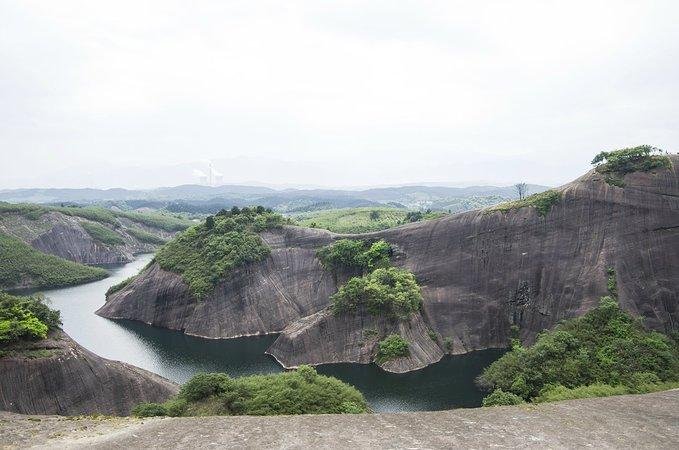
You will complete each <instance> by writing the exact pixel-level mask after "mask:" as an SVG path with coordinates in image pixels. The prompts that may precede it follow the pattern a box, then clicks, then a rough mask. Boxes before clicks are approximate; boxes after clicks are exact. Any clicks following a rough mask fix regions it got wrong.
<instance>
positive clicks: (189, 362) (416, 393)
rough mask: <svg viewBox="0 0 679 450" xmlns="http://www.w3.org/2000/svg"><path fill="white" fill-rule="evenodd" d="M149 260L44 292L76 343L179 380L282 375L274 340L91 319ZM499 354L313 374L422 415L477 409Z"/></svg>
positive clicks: (389, 408)
mask: <svg viewBox="0 0 679 450" xmlns="http://www.w3.org/2000/svg"><path fill="white" fill-rule="evenodd" d="M151 258H152V255H139V256H138V258H137V259H136V260H135V261H133V262H131V263H129V264H125V265H122V266H116V267H109V268H108V270H109V271H110V273H111V276H110V277H109V278H106V279H104V280H100V281H96V282H93V283H88V284H84V285H80V286H75V287H70V288H63V289H50V290H45V291H43V292H44V294H45V296H46V297H47V298H48V299H49V300H50V302H51V305H52V307H54V308H56V309H59V310H60V311H61V318H62V321H63V329H64V331H66V332H67V333H68V334H69V335H70V336H71V337H72V338H73V339H75V340H76V341H77V342H78V343H79V344H80V345H82V346H83V347H85V348H87V349H88V350H91V351H93V352H94V353H96V354H98V355H100V356H103V357H105V358H110V359H115V360H119V361H124V362H127V363H130V364H134V365H135V366H138V367H141V368H144V369H147V370H150V371H151V372H155V373H157V374H159V375H161V376H163V377H166V378H168V379H170V380H172V381H176V382H178V383H182V382H184V381H186V380H187V379H189V378H190V377H191V376H192V375H193V374H195V373H197V372H226V373H228V374H229V375H231V376H240V375H251V374H256V373H273V372H281V371H282V370H283V369H282V368H281V367H280V366H279V365H278V364H277V363H276V361H275V360H274V359H273V358H272V357H271V356H269V355H265V354H264V351H265V350H266V349H267V348H268V347H269V346H270V345H271V343H272V342H273V341H274V340H275V339H276V336H275V335H270V336H261V337H245V338H237V339H221V340H216V339H203V338H197V337H193V336H186V335H185V334H183V333H181V332H178V331H171V330H166V329H162V328H156V327H152V326H149V325H146V324H144V323H140V322H133V321H120V320H115V321H114V320H110V319H104V318H102V317H99V316H97V315H95V314H94V311H96V310H97V309H98V308H99V307H100V306H101V305H102V304H103V303H104V300H105V295H104V294H105V292H106V290H107V289H108V288H109V287H110V286H112V285H114V284H116V283H118V282H120V281H122V280H124V279H125V278H127V277H129V276H132V275H135V274H136V273H138V271H139V270H141V269H142V268H143V267H144V266H145V265H146V264H147V263H148V262H149V261H150V260H151ZM503 353H504V350H484V351H478V352H472V353H469V354H466V355H461V356H446V357H444V358H443V359H442V360H441V361H440V362H438V363H436V364H433V365H431V366H429V367H427V368H425V369H422V370H418V371H415V372H409V373H405V374H393V373H388V372H384V371H383V370H381V369H380V368H379V367H377V366H376V365H374V364H367V365H365V364H327V365H323V366H318V367H317V370H318V372H319V373H322V374H325V375H332V376H334V377H337V378H339V379H341V380H343V381H346V382H348V383H350V384H352V385H353V386H355V387H356V388H358V389H359V390H360V391H361V392H363V394H364V395H365V397H366V399H367V400H368V402H369V403H370V405H371V407H372V408H373V410H375V411H381V412H397V411H422V410H425V411H426V410H439V409H452V408H459V407H475V406H480V404H481V398H482V397H483V393H482V392H480V391H479V390H478V389H477V388H476V386H475V385H474V378H475V377H476V376H477V375H478V374H479V373H481V371H482V370H483V368H484V367H486V366H487V365H489V364H490V363H492V362H493V361H495V360H496V359H497V358H499V357H500V356H501V355H502V354H503Z"/></svg>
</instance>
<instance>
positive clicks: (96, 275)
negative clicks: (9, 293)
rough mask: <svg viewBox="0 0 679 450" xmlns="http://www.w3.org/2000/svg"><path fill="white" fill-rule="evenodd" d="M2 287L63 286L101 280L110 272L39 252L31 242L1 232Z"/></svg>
mask: <svg viewBox="0 0 679 450" xmlns="http://www.w3.org/2000/svg"><path fill="white" fill-rule="evenodd" d="M0 259H2V264H0V288H13V287H21V286H26V285H28V284H30V285H31V286H34V287H60V286H71V285H75V284H81V283H86V282H89V281H94V280H100V279H102V278H106V277H107V276H108V272H106V271H105V270H104V269H100V268H97V267H88V266H85V265H82V264H78V263H74V262H72V261H67V260H65V259H62V258H59V257H57V256H53V255H47V254H45V253H42V252H39V251H38V250H36V249H34V248H33V247H31V246H30V245H28V244H25V243H24V242H22V241H20V240H19V239H16V238H14V237H11V236H7V235H4V234H1V233H0Z"/></svg>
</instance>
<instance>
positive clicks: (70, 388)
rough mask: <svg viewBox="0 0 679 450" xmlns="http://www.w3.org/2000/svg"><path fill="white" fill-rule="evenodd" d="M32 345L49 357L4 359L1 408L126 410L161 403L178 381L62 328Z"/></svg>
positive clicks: (174, 390)
mask: <svg viewBox="0 0 679 450" xmlns="http://www.w3.org/2000/svg"><path fill="white" fill-rule="evenodd" d="M30 350H32V351H36V350H40V351H43V352H49V356H43V357H37V358H26V357H24V356H5V357H2V358H0V373H2V376H1V377H0V410H5V411H12V412H17V413H22V414H60V415H78V414H107V415H128V414H129V413H130V411H131V409H132V408H133V407H134V406H135V405H136V404H138V403H141V402H162V401H165V400H167V399H168V398H170V397H171V396H172V395H174V394H176V393H177V391H178V386H177V385H176V384H174V383H171V382H170V381H168V380H166V379H164V378H162V377H160V376H158V375H155V374H153V373H151V372H147V371H146V370H143V369H139V368H138V367H134V366H132V365H129V364H125V363H121V362H118V361H111V360H108V359H104V358H101V357H99V356H97V355H95V354H94V353H92V352H90V351H88V350H86V349H84V348H82V347H81V346H79V345H78V344H77V343H76V342H74V341H73V340H72V339H71V338H70V337H69V336H68V335H66V334H65V333H63V332H62V331H57V332H55V333H52V334H51V335H50V337H49V338H48V339H46V340H44V341H41V342H38V343H35V344H33V346H32V347H30Z"/></svg>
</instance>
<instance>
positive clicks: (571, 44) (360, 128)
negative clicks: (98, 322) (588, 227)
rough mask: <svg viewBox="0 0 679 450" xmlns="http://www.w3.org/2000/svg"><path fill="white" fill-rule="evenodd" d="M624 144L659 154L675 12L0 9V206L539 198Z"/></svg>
mask: <svg viewBox="0 0 679 450" xmlns="http://www.w3.org/2000/svg"><path fill="white" fill-rule="evenodd" d="M642 143H648V144H652V145H656V146H659V147H662V148H664V149H666V150H668V151H671V152H676V151H677V150H679V145H678V144H679V2H677V1H637V2H625V1H608V2H598V1H592V0H589V1H584V2H580V1H561V2H550V1H545V0H540V1H534V2H533V1H531V2H523V1H499V2H489V1H483V2H473V1H469V0H466V1H460V2H455V1H440V2H435V1H423V0H419V1H412V2H411V1H398V0H389V1H384V2H382V1H379V2H378V1H373V2H370V1H355V2H352V1H348V2H327V1H301V2H296V1H286V2H281V1H271V2H269V1H266V2H264V1H256V0H248V1H242V2H241V1H219V2H218V1H212V2H207V1H191V2H188V1H170V0H162V1H142V0H134V1H129V2H128V1H120V0H116V1H92V0H89V1H88V0H85V1H66V0H59V1H54V0H43V1H29V0H16V1H7V0H0V188H14V187H34V186H41V187H56V186H59V187H81V186H90V187H110V186H124V187H151V186H157V185H159V184H163V185H167V184H181V183H186V182H191V181H195V178H193V169H195V168H201V167H202V165H203V164H204V161H205V160H207V159H213V160H215V166H216V167H218V169H219V171H220V172H222V173H224V181H225V182H229V183H240V182H247V181H256V182H260V183H272V184H300V185H304V184H306V185H326V186H351V185H354V186H355V185H382V184H397V183H409V182H417V181H430V182H446V183H451V184H458V183H471V182H479V181H481V182H489V183H510V182H512V181H515V180H519V179H520V180H525V181H528V182H535V183H542V184H559V183H562V182H565V181H568V180H570V179H572V178H574V177H576V176H578V175H579V174H581V173H582V172H583V171H584V170H586V169H587V168H588V162H589V160H591V158H592V155H593V154H595V153H597V152H598V151H600V150H607V149H614V148H618V147H622V146H630V145H638V144H642ZM203 168H204V167H203Z"/></svg>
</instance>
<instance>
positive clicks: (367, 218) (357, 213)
mask: <svg viewBox="0 0 679 450" xmlns="http://www.w3.org/2000/svg"><path fill="white" fill-rule="evenodd" d="M444 215H445V213H444V212H440V211H437V212H431V211H428V212H420V211H407V210H405V209H398V208H387V207H360V208H345V209H330V210H323V211H315V212H309V213H303V214H298V215H295V216H294V220H295V222H296V223H297V224H299V225H301V226H305V227H311V228H323V229H326V230H330V231H332V232H334V233H368V232H371V231H379V230H385V229H387V228H393V227H396V226H399V225H403V224H405V223H410V222H417V221H420V220H430V219H437V218H439V217H442V216H444Z"/></svg>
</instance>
